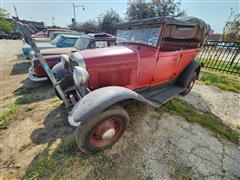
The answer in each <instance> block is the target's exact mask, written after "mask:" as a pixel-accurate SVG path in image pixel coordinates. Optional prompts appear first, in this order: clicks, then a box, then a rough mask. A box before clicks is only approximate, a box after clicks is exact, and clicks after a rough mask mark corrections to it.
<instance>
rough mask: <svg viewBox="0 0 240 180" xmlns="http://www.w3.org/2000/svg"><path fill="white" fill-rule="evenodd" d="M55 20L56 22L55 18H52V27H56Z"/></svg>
mask: <svg viewBox="0 0 240 180" xmlns="http://www.w3.org/2000/svg"><path fill="white" fill-rule="evenodd" d="M54 20H55V17H52V26H54V25H55V23H54Z"/></svg>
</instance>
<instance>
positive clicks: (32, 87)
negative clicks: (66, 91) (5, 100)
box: [13, 78, 55, 104]
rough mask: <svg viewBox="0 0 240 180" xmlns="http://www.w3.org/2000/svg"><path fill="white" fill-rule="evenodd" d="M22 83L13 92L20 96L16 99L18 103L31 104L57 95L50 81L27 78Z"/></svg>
mask: <svg viewBox="0 0 240 180" xmlns="http://www.w3.org/2000/svg"><path fill="white" fill-rule="evenodd" d="M21 83H22V86H21V87H19V88H18V89H16V90H15V91H14V92H13V94H14V95H16V96H19V98H18V99H17V100H16V103H17V104H29V103H33V102H38V101H42V100H46V99H50V98H52V97H54V96H55V93H54V89H53V87H52V84H51V82H50V81H44V82H33V81H31V80H30V79H28V78H27V79H25V80H24V81H22V82H21Z"/></svg>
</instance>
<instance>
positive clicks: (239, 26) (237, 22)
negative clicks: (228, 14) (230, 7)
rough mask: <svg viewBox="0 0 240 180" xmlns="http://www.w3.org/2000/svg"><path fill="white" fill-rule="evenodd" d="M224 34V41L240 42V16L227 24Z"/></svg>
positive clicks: (236, 16)
mask: <svg viewBox="0 0 240 180" xmlns="http://www.w3.org/2000/svg"><path fill="white" fill-rule="evenodd" d="M224 33H225V34H224V40H227V41H239V42H240V14H237V15H235V17H234V19H233V20H232V21H230V22H228V23H227V24H226V27H225V32H224Z"/></svg>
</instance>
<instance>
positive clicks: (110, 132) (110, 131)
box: [102, 129, 116, 139]
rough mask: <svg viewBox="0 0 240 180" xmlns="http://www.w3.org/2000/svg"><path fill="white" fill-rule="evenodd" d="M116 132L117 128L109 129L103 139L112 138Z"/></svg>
mask: <svg viewBox="0 0 240 180" xmlns="http://www.w3.org/2000/svg"><path fill="white" fill-rule="evenodd" d="M115 132H116V131H115V129H109V130H107V131H106V132H105V133H104V134H103V136H102V138H103V139H109V138H112V137H113V136H114V134H115Z"/></svg>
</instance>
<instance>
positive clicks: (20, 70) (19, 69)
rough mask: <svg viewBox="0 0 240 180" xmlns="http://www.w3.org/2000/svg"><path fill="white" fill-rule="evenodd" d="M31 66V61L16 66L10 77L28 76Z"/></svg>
mask: <svg viewBox="0 0 240 180" xmlns="http://www.w3.org/2000/svg"><path fill="white" fill-rule="evenodd" d="M30 66H31V63H30V61H28V62H21V63H17V64H14V65H13V67H12V70H11V73H10V75H19V74H27V73H28V69H29V67H30Z"/></svg>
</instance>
